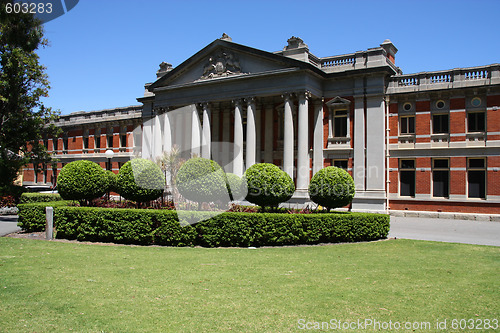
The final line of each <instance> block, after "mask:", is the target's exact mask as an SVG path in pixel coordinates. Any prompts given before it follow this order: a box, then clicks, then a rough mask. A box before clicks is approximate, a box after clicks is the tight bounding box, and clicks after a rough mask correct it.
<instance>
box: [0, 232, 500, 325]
mask: <svg viewBox="0 0 500 333" xmlns="http://www.w3.org/2000/svg"><path fill="white" fill-rule="evenodd" d="M499 271H500V248H498V247H488V246H475V245H461V244H450V243H437V242H425V241H411V240H389V241H380V242H372V243H358V244H337V245H328V246H313V247H282V248H260V249H244V248H236V249H227V248H219V249H205V248H166V247H138V246H101V245H86V244H76V243H60V242H47V241H36V240H27V239H14V238H0V332H61V331H76V332H221V331H222V332H224V331H232V332H288V331H303V330H300V329H299V319H304V320H305V321H306V322H311V323H312V322H327V321H330V320H331V319H338V320H341V321H357V320H358V319H361V320H365V319H369V318H371V319H374V320H377V321H379V322H389V321H390V320H391V321H392V322H395V321H399V322H406V321H409V322H416V321H418V322H430V323H431V325H432V328H433V329H432V330H426V332H427V331H435V330H434V329H435V325H436V321H437V320H439V321H443V320H444V319H447V328H448V329H447V330H441V331H440V332H450V331H453V330H452V329H451V320H452V319H487V318H489V319H494V318H497V319H498V318H499V302H500V299H499V287H500V280H499V279H498V272H499ZM310 325H312V324H310ZM315 331H318V330H315ZM325 331H326V329H325ZM329 331H334V330H329ZM342 331H345V330H342ZM354 331H360V330H351V331H350V332H354ZM365 331H368V330H365ZM402 331H405V330H399V332H402ZM416 331H418V330H416ZM422 331H423V330H422ZM457 331H461V332H464V330H457ZM474 331H478V332H479V331H481V330H474Z"/></svg>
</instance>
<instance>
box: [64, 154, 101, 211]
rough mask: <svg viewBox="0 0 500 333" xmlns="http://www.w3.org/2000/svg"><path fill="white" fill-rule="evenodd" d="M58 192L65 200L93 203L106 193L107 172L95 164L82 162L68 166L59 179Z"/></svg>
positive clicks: (75, 162) (74, 162)
mask: <svg viewBox="0 0 500 333" xmlns="http://www.w3.org/2000/svg"><path fill="white" fill-rule="evenodd" d="M57 191H58V192H59V194H60V195H61V197H62V198H63V199H64V200H79V201H80V202H81V203H84V202H86V201H87V202H88V201H92V200H93V199H96V198H99V197H100V196H102V195H103V194H104V193H106V179H105V172H104V169H103V168H101V166H100V165H99V164H97V163H95V162H92V161H87V160H80V161H73V162H70V163H68V164H66V165H65V166H64V167H63V168H62V169H61V172H60V173H59V176H58V177H57Z"/></svg>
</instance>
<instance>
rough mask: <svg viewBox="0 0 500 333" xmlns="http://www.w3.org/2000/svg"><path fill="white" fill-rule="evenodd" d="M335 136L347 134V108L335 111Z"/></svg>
mask: <svg viewBox="0 0 500 333" xmlns="http://www.w3.org/2000/svg"><path fill="white" fill-rule="evenodd" d="M333 136H334V137H346V136H347V110H334V111H333Z"/></svg>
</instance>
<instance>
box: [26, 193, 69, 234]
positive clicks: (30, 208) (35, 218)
mask: <svg viewBox="0 0 500 333" xmlns="http://www.w3.org/2000/svg"><path fill="white" fill-rule="evenodd" d="M69 203H70V201H62V200H59V201H51V202H35V203H26V204H19V205H17V208H18V209H19V211H18V213H17V214H18V216H19V218H18V220H17V225H18V227H20V228H21V229H23V230H24V231H27V232H37V231H44V230H45V207H54V210H56V207H62V206H67V205H68V204H69Z"/></svg>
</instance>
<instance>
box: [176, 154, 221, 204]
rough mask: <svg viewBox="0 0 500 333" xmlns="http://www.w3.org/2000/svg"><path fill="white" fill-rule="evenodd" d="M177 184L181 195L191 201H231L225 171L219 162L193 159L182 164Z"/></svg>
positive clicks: (198, 158)
mask: <svg viewBox="0 0 500 333" xmlns="http://www.w3.org/2000/svg"><path fill="white" fill-rule="evenodd" d="M175 184H176V185H177V189H178V190H179V193H180V194H181V195H182V196H183V197H184V198H186V199H188V200H190V201H195V202H198V203H202V202H216V201H218V200H220V201H223V202H224V201H226V202H228V201H230V200H229V194H228V191H227V187H226V175H225V173H224V170H223V169H222V168H221V166H220V165H219V164H218V163H217V162H215V161H212V160H209V159H206V158H202V157H196V158H191V159H189V160H187V161H186V162H185V163H184V164H182V166H181V167H180V168H179V171H178V172H177V177H176V180H175Z"/></svg>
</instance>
